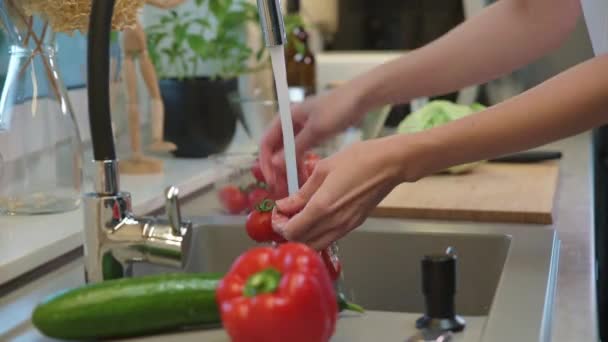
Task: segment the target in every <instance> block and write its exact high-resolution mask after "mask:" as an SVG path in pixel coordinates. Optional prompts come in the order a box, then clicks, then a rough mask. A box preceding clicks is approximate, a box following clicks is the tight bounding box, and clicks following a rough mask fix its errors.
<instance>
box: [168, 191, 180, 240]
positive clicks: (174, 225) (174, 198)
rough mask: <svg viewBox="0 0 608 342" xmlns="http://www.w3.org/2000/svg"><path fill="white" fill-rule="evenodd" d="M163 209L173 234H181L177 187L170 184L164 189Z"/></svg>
mask: <svg viewBox="0 0 608 342" xmlns="http://www.w3.org/2000/svg"><path fill="white" fill-rule="evenodd" d="M165 211H166V212H167V218H168V220H169V225H170V226H171V230H172V231H173V234H175V235H177V236H181V235H182V229H181V227H182V214H181V211H180V207H179V189H178V188H177V187H175V186H170V187H168V188H166V189H165Z"/></svg>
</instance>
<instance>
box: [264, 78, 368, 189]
mask: <svg viewBox="0 0 608 342" xmlns="http://www.w3.org/2000/svg"><path fill="white" fill-rule="evenodd" d="M359 103H360V97H359V95H358V91H357V90H356V87H353V86H350V85H346V86H343V87H341V88H337V89H335V90H333V91H331V92H329V93H327V94H325V95H322V96H317V97H312V98H309V99H307V100H306V101H304V102H302V103H300V104H297V105H294V106H293V107H292V110H291V112H292V113H291V114H292V120H293V126H294V134H295V136H296V154H297V160H298V162H300V161H301V160H302V156H303V154H304V153H305V152H306V151H308V150H309V149H310V148H312V147H314V146H315V145H317V144H320V143H322V142H323V141H325V140H327V139H329V138H331V137H332V136H333V135H335V134H336V133H338V132H340V131H342V130H344V129H346V128H347V127H348V126H350V125H351V124H353V123H354V122H356V121H357V120H359V119H360V118H361V117H362V116H363V115H364V114H365V113H366V110H365V109H364V108H363V106H361V105H360V104H359ZM282 134H283V132H282V129H281V122H280V119H279V118H278V117H277V118H276V119H275V120H274V121H273V122H272V124H271V125H270V128H269V129H268V131H267V132H266V134H265V135H264V137H263V138H262V141H261V146H260V165H261V167H262V172H263V173H264V178H265V179H266V181H267V183H268V184H269V185H270V186H271V187H272V188H273V190H274V191H273V192H274V193H276V194H283V195H285V196H286V194H287V184H286V179H287V178H286V176H285V159H284V155H283V135H282ZM298 169H301V168H298Z"/></svg>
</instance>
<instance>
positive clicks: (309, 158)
mask: <svg viewBox="0 0 608 342" xmlns="http://www.w3.org/2000/svg"><path fill="white" fill-rule="evenodd" d="M319 160H321V157H319V155H318V154H316V153H314V152H308V153H306V155H305V156H304V172H305V177H306V178H308V177H310V176H311V175H312V173H313V171H314V170H315V167H316V166H317V163H318V162H319Z"/></svg>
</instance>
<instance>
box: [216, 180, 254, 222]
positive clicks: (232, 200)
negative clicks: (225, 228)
mask: <svg viewBox="0 0 608 342" xmlns="http://www.w3.org/2000/svg"><path fill="white" fill-rule="evenodd" d="M219 199H220V202H221V203H222V205H223V206H224V208H225V209H226V210H228V213H230V214H232V215H237V214H240V213H242V212H243V211H245V209H247V205H248V201H247V196H246V195H245V193H243V192H242V191H241V189H239V188H238V187H237V186H234V185H227V186H225V187H223V188H222V189H221V190H220V193H219Z"/></svg>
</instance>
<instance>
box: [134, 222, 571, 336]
mask: <svg viewBox="0 0 608 342" xmlns="http://www.w3.org/2000/svg"><path fill="white" fill-rule="evenodd" d="M194 221H195V226H196V229H195V230H194V235H193V238H192V245H191V253H190V255H189V260H188V264H187V266H186V271H188V272H226V271H227V270H228V269H229V267H230V265H231V263H232V262H233V261H234V260H235V258H236V257H237V256H238V255H240V254H242V252H243V251H245V250H247V249H248V248H251V247H254V246H255V244H254V243H253V242H251V241H250V240H249V238H248V237H247V235H246V233H245V231H244V217H234V216H233V217H228V216H215V217H209V218H206V219H195V220H194ZM339 245H340V257H341V260H342V263H343V268H344V275H345V277H344V280H343V282H342V284H341V286H342V288H343V289H344V290H345V292H346V293H347V294H348V295H349V297H350V298H351V299H353V300H355V301H356V302H357V303H359V304H362V305H363V306H364V307H366V309H368V310H376V311H391V312H408V313H420V312H423V311H424V305H423V296H422V294H421V291H420V282H421V280H420V259H421V258H422V257H423V255H425V254H429V253H442V252H444V251H445V249H446V248H447V247H449V246H451V247H454V248H455V249H456V251H457V254H458V279H457V286H458V293H457V296H456V307H457V311H458V313H459V314H461V315H464V316H484V317H487V320H486V324H485V329H484V336H486V335H487V334H490V333H491V335H487V336H503V335H505V334H506V335H505V336H508V335H509V334H513V333H514V332H517V334H519V336H522V335H521V334H524V335H523V336H528V337H530V338H529V339H518V340H521V341H524V340H525V341H547V340H548V338H549V333H550V322H551V311H552V301H553V292H554V289H555V276H556V271H557V259H558V258H557V254H558V250H559V248H558V247H559V241H558V239H557V237H556V234H555V232H554V231H552V230H550V229H545V228H543V227H511V228H510V227H507V226H505V227H502V226H497V227H483V226H478V225H471V226H467V225H465V224H439V225H438V224H437V223H436V222H434V223H433V224H429V223H425V222H420V221H417V222H412V221H404V220H395V219H369V220H368V221H367V222H366V223H365V224H364V225H363V226H362V227H360V228H358V229H357V230H355V231H354V232H352V233H351V234H349V235H348V236H347V237H346V238H344V239H343V240H341V241H340V243H339ZM159 271H166V269H160V268H158V267H153V266H148V265H140V266H137V267H136V268H135V275H141V274H147V273H151V272H159ZM495 334H498V335H495ZM484 340H485V339H484ZM492 341H495V340H494V339H492Z"/></svg>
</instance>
